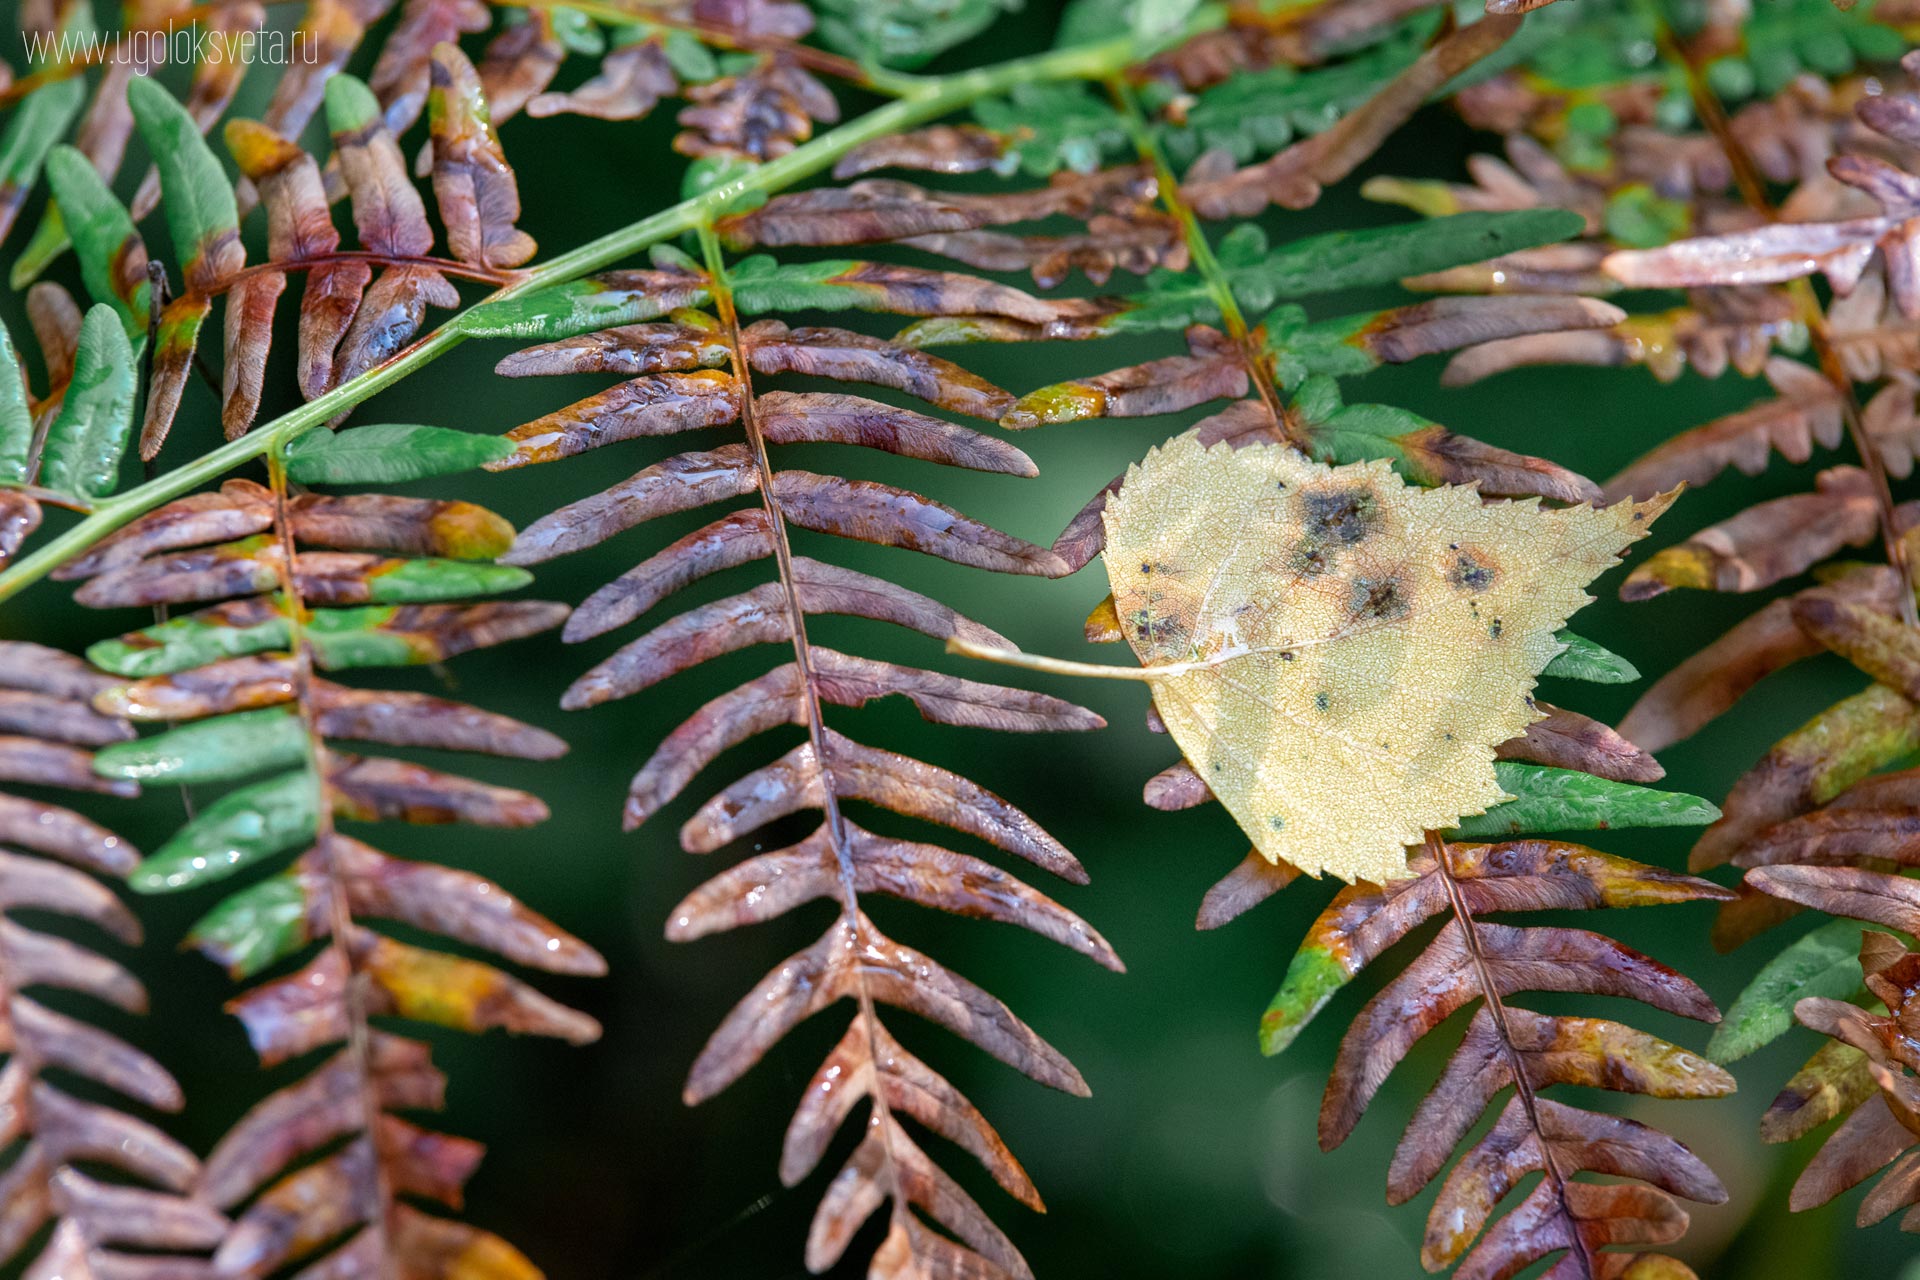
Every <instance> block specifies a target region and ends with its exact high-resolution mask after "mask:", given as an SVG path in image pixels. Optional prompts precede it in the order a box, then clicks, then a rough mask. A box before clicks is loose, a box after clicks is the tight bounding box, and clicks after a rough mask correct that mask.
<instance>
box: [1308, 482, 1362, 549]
mask: <svg viewBox="0 0 1920 1280" xmlns="http://www.w3.org/2000/svg"><path fill="white" fill-rule="evenodd" d="M1300 500H1301V503H1302V504H1303V505H1304V507H1305V509H1306V517H1307V530H1308V532H1309V534H1310V535H1316V536H1318V537H1322V538H1325V539H1327V540H1328V541H1330V542H1336V543H1339V544H1341V545H1342V546H1348V547H1350V546H1352V545H1353V544H1354V543H1356V542H1360V541H1362V540H1364V539H1365V538H1366V537H1367V535H1368V534H1370V533H1372V532H1373V524H1374V521H1375V520H1377V519H1378V518H1379V514H1380V500H1379V498H1377V497H1376V496H1375V495H1374V492H1373V490H1372V489H1369V488H1368V487H1366V486H1365V485H1356V486H1354V487H1353V488H1351V489H1337V490H1334V491H1333V492H1331V493H1327V492H1321V493H1303V494H1301V495H1300Z"/></svg>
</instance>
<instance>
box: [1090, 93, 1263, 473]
mask: <svg viewBox="0 0 1920 1280" xmlns="http://www.w3.org/2000/svg"><path fill="white" fill-rule="evenodd" d="M1106 88H1107V92H1108V94H1109V95H1111V96H1112V98H1113V104H1114V106H1115V107H1116V108H1117V109H1118V110H1119V112H1120V117H1121V119H1122V120H1123V121H1125V123H1126V127H1127V133H1128V135H1129V136H1130V137H1131V138H1132V139H1133V146H1134V150H1135V151H1137V152H1138V153H1139V155H1140V159H1141V160H1142V161H1143V162H1145V164H1146V165H1147V166H1148V167H1149V168H1150V169H1152V170H1153V181H1154V185H1155V186H1156V187H1157V188H1158V189H1159V194H1160V203H1161V205H1162V206H1164V207H1165V208H1166V210H1167V212H1168V213H1170V214H1172V215H1173V218H1174V221H1176V222H1178V223H1179V224H1180V233H1181V235H1182V236H1183V237H1184V238H1185V239H1186V243H1187V253H1188V255H1189V256H1190V257H1191V258H1192V259H1193V267H1194V270H1196V271H1198V272H1199V273H1200V277H1201V279H1203V280H1205V281H1206V282H1207V290H1208V292H1209V293H1211V294H1212V295H1213V301H1214V305H1215V306H1217V307H1218V308H1219V309H1220V319H1221V322H1222V323H1223V324H1224V325H1225V326H1226V330H1227V336H1228V337H1230V338H1232V339H1233V341H1234V345H1235V346H1237V347H1239V348H1240V360H1241V363H1243V364H1244V365H1246V367H1247V376H1248V377H1250V378H1252V379H1253V385H1254V389H1255V390H1256V391H1257V392H1258V393H1259V396H1260V400H1261V402H1262V403H1263V404H1265V405H1266V406H1267V411H1268V412H1269V413H1271V414H1273V420H1274V421H1275V422H1277V423H1279V424H1280V431H1281V433H1282V434H1283V435H1285V436H1286V438H1287V439H1288V440H1289V441H1292V442H1293V443H1294V444H1299V443H1300V437H1299V435H1298V433H1297V432H1296V431H1295V429H1294V426H1293V420H1292V417H1291V416H1290V415H1289V414H1288V413H1287V410H1286V405H1285V404H1284V403H1283V402H1282V401H1281V398H1280V393H1279V391H1278V389H1277V388H1275V386H1274V385H1273V366H1272V365H1271V364H1270V363H1269V361H1268V359H1267V354H1266V352H1265V351H1264V350H1262V349H1261V344H1260V342H1259V341H1258V340H1257V339H1256V338H1255V337H1254V335H1253V327H1252V326H1251V325H1249V324H1248V323H1247V316H1246V313H1245V312H1244V311H1242V310H1241V309H1240V300H1239V299H1238V298H1236V297H1234V295H1233V281H1232V280H1231V279H1230V278H1229V277H1228V275H1227V272H1226V268H1224V267H1222V266H1221V265H1220V260H1219V259H1218V258H1216V257H1214V255H1213V245H1212V243H1211V242H1209V241H1208V239H1207V232H1206V228H1204V227H1202V226H1201V225H1200V219H1199V217H1198V216H1197V215H1195V213H1194V212H1193V210H1192V209H1191V208H1190V207H1188V205H1187V202H1186V201H1185V200H1182V199H1181V198H1180V180H1179V179H1178V178H1176V177H1175V176H1174V173H1173V167H1172V166H1171V165H1169V164H1168V163H1167V156H1166V152H1165V151H1163V150H1162V149H1161V147H1160V143H1159V141H1158V139H1156V138H1155V137H1154V136H1153V129H1152V128H1151V127H1150V126H1149V125H1148V123H1147V117H1146V113H1145V112H1143V111H1141V109H1140V101H1139V99H1138V98H1137V97H1135V95H1134V92H1133V88H1132V87H1131V86H1130V85H1128V84H1127V82H1126V81H1125V80H1123V79H1122V78H1121V77H1120V76H1118V75H1111V76H1108V77H1106Z"/></svg>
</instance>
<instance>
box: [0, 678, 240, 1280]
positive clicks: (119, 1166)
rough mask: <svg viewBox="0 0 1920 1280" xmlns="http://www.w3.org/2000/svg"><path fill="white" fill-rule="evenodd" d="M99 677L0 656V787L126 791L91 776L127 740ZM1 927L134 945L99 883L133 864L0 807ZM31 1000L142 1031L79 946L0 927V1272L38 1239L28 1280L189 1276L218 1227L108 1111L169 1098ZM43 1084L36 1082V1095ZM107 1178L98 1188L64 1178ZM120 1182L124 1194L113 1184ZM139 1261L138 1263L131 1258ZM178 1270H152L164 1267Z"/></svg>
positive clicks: (79, 819) (160, 1137)
mask: <svg viewBox="0 0 1920 1280" xmlns="http://www.w3.org/2000/svg"><path fill="white" fill-rule="evenodd" d="M113 683H114V680H113V677H111V676H109V675H107V674H105V673H103V672H101V671H98V670H95V669H94V668H93V667H90V666H89V665H87V664H86V663H85V662H82V661H81V660H80V659H78V658H75V657H72V656H70V655H68V654H64V653H61V652H59V651H58V650H55V649H49V648H46V647H44V646H42V645H37V644H32V643H29V642H27V641H24V640H10V641H5V642H0V779H3V780H4V781H5V782H7V783H8V784H9V785H24V786H27V787H30V788H36V789H37V788H63V789H69V790H75V791H80V792H85V793H92V794H95V795H102V794H105V795H112V796H116V797H127V796H133V795H137V794H138V792H139V787H138V786H137V785H136V784H135V783H133V782H130V781H109V780H107V779H105V778H101V777H99V776H97V775H96V774H95V773H94V771H93V767H92V764H93V751H94V750H95V749H97V748H101V747H105V746H109V745H111V744H113V743H117V742H124V741H126V740H127V739H129V738H131V737H132V736H133V728H132V726H131V725H129V724H128V723H127V721H126V720H125V719H123V718H121V717H119V716H116V715H109V714H104V713H102V712H100V711H97V710H95V709H94V707H93V705H92V699H93V698H94V697H95V695H97V694H99V693H100V692H102V691H103V690H104V689H106V688H108V687H109V686H111V685H112V684H113ZM0 841H4V842H5V843H6V844H7V845H8V846H9V848H8V850H7V851H5V852H0V911H4V912H7V913H11V912H14V911H19V910H22V909H25V910H28V911H33V912H45V913H48V914H51V915H57V916H61V917H65V918H68V919H70V920H76V921H81V922H84V923H85V924H86V925H88V926H90V927H91V928H93V929H96V930H99V931H101V932H103V933H106V934H107V935H109V936H110V937H112V938H114V939H115V940H116V941H118V942H120V943H122V944H127V945H134V944H138V943H139V942H140V941H141V929H140V924H139V922H138V921H137V920H136V919H135V918H134V916H133V913H132V912H130V911H129V910H128V909H127V908H126V907H125V906H124V905H123V904H122V903H121V901H120V899H119V898H118V897H116V896H115V895H114V893H113V892H112V891H111V890H110V889H108V888H107V887H106V886H105V885H103V884H101V883H100V881H99V879H96V878H95V877H102V878H106V879H109V880H121V879H124V878H125V877H126V876H127V874H128V873H129V872H130V871H131V870H132V869H133V868H134V866H135V864H136V863H137V862H138V861H139V857H140V855H139V853H138V851H136V850H135V849H134V848H132V847H131V846H130V845H128V844H127V842H126V841H125V840H123V839H121V838H120V837H119V836H117V835H115V834H113V833H112V832H111V831H108V830H107V829H106V828H104V827H102V826H100V825H98V824H97V823H95V822H93V821H92V820H91V819H89V818H86V817H83V816H82V815H81V814H78V813H75V812H74V811H72V810H71V809H66V808H63V807H61V806H59V805H54V804H49V803H46V802H44V801H41V800H36V799H30V798H28V797H27V796H22V795H15V794H0ZM37 987H44V988H52V989H58V990H64V991H71V992H77V993H79V994H81V995H84V996H86V997H89V998H90V999H91V1000H98V1001H102V1002H104V1003H106V1004H109V1005H112V1006H114V1007H115V1008H118V1009H121V1010H123V1011H125V1012H129V1013H144V1012H146V1008H147V993H146V989H145V988H144V987H143V986H142V985H141V984H140V982H139V980H138V979H136V978H135V977H134V975H133V974H132V973H130V972H128V971H127V970H126V969H125V968H122V967H121V965H120V964H119V963H118V962H116V961H114V960H111V959H109V958H107V957H106V956H104V955H101V954H100V953H99V952H98V951H96V950H95V949H94V948H93V946H92V945H90V944H89V943H86V942H81V941H76V940H69V939H68V938H67V937H65V936H56V935H54V934H51V933H44V932H41V931H40V930H39V929H35V928H31V927H29V926H27V925H25V924H22V923H20V922H19V921H17V920H15V919H13V918H12V917H11V915H10V914H8V915H7V916H5V917H4V918H0V1002H3V1008H0V1012H3V1013H4V1023H3V1025H4V1037H3V1039H0V1043H4V1047H5V1049H6V1051H7V1055H8V1056H7V1064H6V1067H5V1069H4V1070H3V1071H0V1096H4V1098H5V1114H6V1123H5V1125H4V1127H0V1138H3V1139H4V1141H5V1143H6V1145H7V1146H8V1147H9V1148H11V1149H12V1159H11V1162H10V1163H9V1164H8V1166H7V1169H6V1172H5V1173H4V1174H0V1257H4V1258H7V1259H12V1258H14V1257H15V1256H17V1255H18V1254H19V1253H20V1252H21V1251H22V1250H23V1249H25V1248H26V1247H27V1245H28V1244H29V1243H30V1242H31V1241H32V1240H33V1239H34V1238H35V1237H36V1236H37V1235H38V1234H39V1233H40V1231H41V1229H42V1228H43V1227H44V1226H45V1225H46V1224H47V1223H48V1222H52V1223H54V1224H55V1225H54V1229H53V1234H52V1236H51V1237H50V1238H49V1239H48V1240H47V1242H46V1244H45V1246H44V1249H43V1250H42V1252H41V1254H40V1256H39V1258H38V1259H37V1260H36V1261H35V1262H34V1263H33V1270H34V1272H35V1273H37V1274H46V1275H63V1274H76V1273H77V1274H87V1275H101V1274H125V1275H157V1274H160V1273H161V1272H162V1271H164V1270H165V1269H166V1268H169V1267H177V1268H179V1270H178V1271H176V1272H172V1273H171V1274H179V1275H183V1276H186V1275H196V1274H202V1272H201V1271H199V1270H198V1268H201V1267H203V1266H204V1263H203V1262H202V1261H201V1260H200V1259H198V1258H193V1257H189V1256H184V1255H186V1254H187V1253H188V1252H189V1251H191V1252H200V1251H204V1250H207V1249H210V1248H211V1247H212V1246H214V1245H215V1244H217V1243H218V1242H219V1241H220V1239H221V1237H222V1235H223V1234H224V1232H225V1230H226V1228H227V1221H226V1219H225V1217H223V1216H222V1215H221V1214H220V1213H219V1212H218V1211H217V1210H215V1209H214V1208H212V1207H210V1206H208V1205H205V1204H202V1203H200V1202H198V1201H196V1200H193V1199H191V1198H189V1195H188V1193H189V1192H190V1191H191V1190H192V1189H193V1187H194V1186H195V1183H196V1180H197V1179H198V1177H199V1175H200V1162H199V1161H198V1160H197V1159H195V1158H194V1156H193V1154H192V1152H190V1151H188V1150H187V1149H186V1148H185V1147H183V1146H182V1145H180V1143H178V1142H176V1141H175V1140H174V1139H172V1138H170V1137H168V1136H167V1135H166V1134H165V1133H163V1132H162V1131H161V1130H159V1129H158V1128H156V1127H154V1126H153V1125H152V1124H150V1123H148V1122H147V1121H145V1120H142V1119H139V1118H138V1117H136V1116H134V1115H130V1114H128V1113H127V1112H126V1111H125V1110H123V1109H121V1108H122V1106H123V1105H124V1104H122V1103H120V1102H119V1101H118V1100H119V1099H121V1098H125V1099H130V1100H131V1101H133V1102H135V1103H138V1104H140V1105H141V1106H142V1107H145V1108H151V1109H154V1110H158V1111H167V1112H173V1111H178V1110H180V1108H181V1106H182V1105H183V1103H184V1098H183V1097H182V1095H181V1092H180V1086H179V1085H178V1084H176V1083H175V1082H174V1079H173V1077H172V1076H171V1075H169V1074H167V1071H166V1069H165V1068H164V1067H162V1066H161V1065H160V1064H159V1063H158V1062H155V1061H154V1060H153V1059H152V1058H151V1057H149V1056H148V1055H147V1054H145V1053H143V1052H141V1051H140V1050H139V1049H136V1048H134V1047H133V1046H132V1045H130V1044H128V1043H127V1042H126V1041H124V1040H122V1039H120V1037H119V1036H117V1035H114V1034H113V1033H112V1032H110V1031H106V1030H103V1029H101V1028H99V1027H95V1026H92V1025H89V1024H88V1023H86V1022H83V1021H81V1020H79V1019H78V1018H75V1017H72V1016H70V1015H68V1014H65V1013H61V1012H57V1011H56V1010H54V1009H51V1008H48V1007H47V1006H45V1005H43V1004H41V1003H40V1002H39V1001H38V1000H36V999H34V998H33V996H31V995H29V994H28V992H30V991H31V990H32V989H34V988H37ZM49 1072H51V1073H53V1074H52V1076H51V1078H50V1077H49ZM62 1075H68V1076H72V1077H73V1078H75V1079H77V1080H79V1081H82V1082H84V1083H85V1084H86V1085H88V1086H92V1087H97V1088H101V1089H104V1090H106V1091H107V1093H108V1094H109V1095H112V1096H113V1097H114V1098H115V1101H114V1102H112V1103H102V1102H96V1101H86V1100H84V1099H83V1098H80V1097H75V1096H74V1095H73V1094H72V1093H70V1092H69V1091H68V1088H67V1087H64V1086H63V1085H62V1084H61V1083H60V1077H61V1076H62ZM84 1165H99V1166H103V1167H105V1168H107V1169H111V1170H112V1171H113V1174H114V1175H115V1180H113V1181H102V1180H100V1179H99V1178H97V1177H95V1176H93V1175H92V1174H89V1173H87V1172H85V1171H83V1168H82V1167H81V1166H84ZM124 1179H131V1181H126V1180H124ZM134 1251H141V1252H134ZM170 1254H171V1255H180V1256H172V1257H169V1256H165V1255H170Z"/></svg>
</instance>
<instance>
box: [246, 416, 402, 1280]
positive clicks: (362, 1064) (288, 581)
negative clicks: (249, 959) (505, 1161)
mask: <svg viewBox="0 0 1920 1280" xmlns="http://www.w3.org/2000/svg"><path fill="white" fill-rule="evenodd" d="M267 480H268V487H269V488H270V489H271V490H272V491H273V532H274V537H275V538H276V539H277V540H278V542H279V545H280V564H279V566H278V572H279V577H280V587H281V592H282V601H283V603H282V608H283V609H284V610H285V613H286V618H287V632H288V640H289V649H290V651H291V652H292V655H293V696H294V704H295V707H296V708H297V709H298V711H299V715H300V724H301V728H302V729H303V730H304V731H305V733H306V746H307V772H308V774H309V776H310V777H311V778H312V779H313V786H314V791H315V795H314V802H313V821H314V833H313V840H314V847H315V848H317V849H320V850H321V851H322V853H323V856H322V858H321V861H322V863H324V864H325V866H326V874H327V895H328V902H327V910H328V930H329V933H330V937H329V938H328V941H327V945H328V946H329V947H331V948H332V949H333V951H334V953H335V955H337V956H338V957H339V959H340V963H341V966H342V968H343V969H344V970H345V972H346V988H345V990H344V991H343V992H342V994H341V1001H342V1003H343V1004H344V1005H345V1006H346V1011H347V1054H348V1057H349V1060H350V1061H351V1062H352V1064H353V1072H354V1076H355V1081H356V1084H355V1091H356V1095H357V1100H358V1102H359V1108H360V1127H361V1130H362V1132H363V1133H364V1134H365V1135H366V1141H367V1143H368V1145H369V1146H370V1147H371V1148H372V1150H373V1179H374V1219H373V1221H371V1222H369V1223H367V1224H366V1225H365V1227H364V1228H363V1230H369V1231H377V1232H378V1233H379V1240H380V1249H379V1264H378V1265H379V1268H380V1269H379V1273H378V1280H399V1271H398V1269H397V1268H396V1267H395V1265H394V1261H395V1260H394V1252H393V1231H392V1225H393V1224H392V1217H393V1186H392V1182H391V1180H390V1179H389V1178H388V1177H387V1165H386V1160H385V1158H384V1157H383V1155H382V1153H381V1151H380V1116H381V1110H380V1098H379V1093H378V1089H377V1086H376V1085H375V1084H374V1080H373V1048H372V1038H373V1033H372V1024H371V1022H370V1020H369V1015H368V1013H367V1002H366V981H365V979H364V978H363V976H362V975H361V973H360V972H359V966H358V965H356V964H355V963H354V958H353V944H352V936H353V929H354V924H353V907H352V904H351V903H350V902H349V901H348V900H347V878H346V877H345V876H344V875H342V874H341V873H340V854H339V849H338V848H337V847H336V844H335V833H334V825H333V806H332V804H331V802H330V801H329V798H328V795H327V746H326V742H325V740H324V739H323V738H322V737H321V735H320V730H319V726H318V724H317V723H316V721H315V717H314V709H313V646H312V645H311V644H310V643H308V640H307V616H308V615H307V606H306V601H305V600H304V599H302V597H301V595H300V581H299V574H298V571H297V566H298V563H299V562H298V561H297V560H296V559H295V558H294V557H295V545H294V538H293V522H292V520H290V519H289V518H288V514H287V469H286V460H285V456H284V451H283V450H278V449H276V450H275V451H273V452H272V453H269V454H268V455H267Z"/></svg>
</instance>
